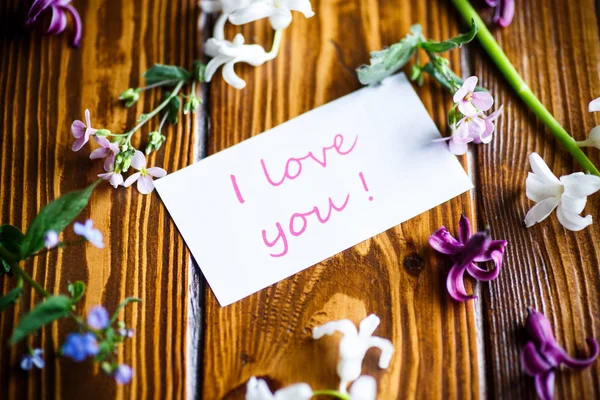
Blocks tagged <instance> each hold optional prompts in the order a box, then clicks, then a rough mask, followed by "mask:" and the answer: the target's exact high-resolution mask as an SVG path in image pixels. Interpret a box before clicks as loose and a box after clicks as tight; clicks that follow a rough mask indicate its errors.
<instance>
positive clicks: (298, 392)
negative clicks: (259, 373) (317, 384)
mask: <svg viewBox="0 0 600 400" xmlns="http://www.w3.org/2000/svg"><path fill="white" fill-rule="evenodd" d="M312 396H313V391H312V389H311V388H310V386H309V385H308V384H306V383H296V384H294V385H290V386H287V387H284V388H283V389H279V390H278V391H276V392H275V393H271V390H270V389H269V386H268V385H267V382H265V381H264V380H263V379H256V378H255V377H254V376H253V377H251V378H250V379H249V380H248V383H247V384H246V400H309V399H310V398H311V397H312Z"/></svg>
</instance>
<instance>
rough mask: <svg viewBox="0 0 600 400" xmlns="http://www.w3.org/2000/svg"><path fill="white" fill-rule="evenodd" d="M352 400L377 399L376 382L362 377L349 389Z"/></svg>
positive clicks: (365, 376)
mask: <svg viewBox="0 0 600 400" xmlns="http://www.w3.org/2000/svg"><path fill="white" fill-rule="evenodd" d="M350 398H351V399H352V400H375V399H376V398H377V382H376V381H375V378H373V377H372V376H369V375H363V376H361V377H360V378H358V379H357V380H355V381H354V383H353V384H352V386H351V387H350Z"/></svg>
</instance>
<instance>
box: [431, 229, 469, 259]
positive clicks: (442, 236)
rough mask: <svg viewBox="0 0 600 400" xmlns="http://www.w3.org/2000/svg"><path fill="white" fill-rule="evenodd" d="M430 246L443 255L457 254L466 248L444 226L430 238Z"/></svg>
mask: <svg viewBox="0 0 600 400" xmlns="http://www.w3.org/2000/svg"><path fill="white" fill-rule="evenodd" d="M429 245H430V246H431V247H433V249H434V250H435V251H437V252H439V253H442V254H456V253H458V252H459V251H461V250H462V249H463V247H464V246H463V245H462V244H461V243H460V242H459V241H458V240H456V239H455V238H454V237H452V235H451V234H450V232H448V230H447V229H446V227H443V226H442V227H441V228H440V229H438V230H437V231H435V232H434V233H433V234H432V235H431V236H429Z"/></svg>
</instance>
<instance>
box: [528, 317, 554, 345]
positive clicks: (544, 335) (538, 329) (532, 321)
mask: <svg viewBox="0 0 600 400" xmlns="http://www.w3.org/2000/svg"><path fill="white" fill-rule="evenodd" d="M528 311H529V314H528V315H527V321H525V329H527V332H528V333H529V335H530V336H531V338H532V339H533V342H534V343H535V344H536V345H538V346H541V344H542V343H545V342H549V341H554V340H555V339H554V334H553V333H552V327H551V326H550V321H548V318H546V316H545V315H544V314H542V313H541V312H538V311H535V310H534V309H532V308H530V309H529V310H528Z"/></svg>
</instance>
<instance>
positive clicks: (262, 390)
mask: <svg viewBox="0 0 600 400" xmlns="http://www.w3.org/2000/svg"><path fill="white" fill-rule="evenodd" d="M268 399H274V397H273V394H272V393H271V390H269V386H268V385H267V382H265V381H264V380H263V379H256V378H255V377H254V376H253V377H251V378H250V379H248V383H246V400H268Z"/></svg>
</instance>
